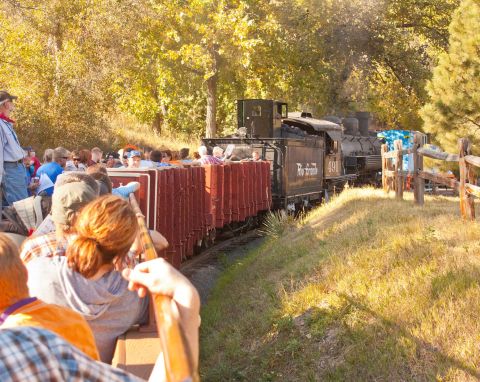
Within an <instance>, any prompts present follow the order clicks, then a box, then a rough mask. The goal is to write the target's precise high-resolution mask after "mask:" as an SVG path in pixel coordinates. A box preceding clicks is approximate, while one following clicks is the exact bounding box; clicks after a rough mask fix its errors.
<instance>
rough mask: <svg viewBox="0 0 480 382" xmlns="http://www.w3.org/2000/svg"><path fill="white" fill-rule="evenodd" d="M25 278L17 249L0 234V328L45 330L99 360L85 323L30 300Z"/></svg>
mask: <svg viewBox="0 0 480 382" xmlns="http://www.w3.org/2000/svg"><path fill="white" fill-rule="evenodd" d="M27 279H28V274H27V269H26V268H25V265H23V263H22V261H21V260H20V257H19V256H18V249H17V248H16V246H15V245H14V244H13V242H12V241H11V240H10V239H9V238H8V237H7V236H6V235H4V234H0V286H1V289H0V312H1V313H2V314H1V316H0V329H2V330H3V329H6V328H15V327H18V326H35V327H40V328H44V329H48V330H51V331H53V332H55V333H56V334H58V335H59V336H61V337H63V338H64V339H65V340H66V341H68V342H69V343H70V344H72V345H73V346H75V347H77V348H78V349H80V350H81V351H82V352H84V353H85V354H87V355H88V356H90V357H92V358H93V359H96V360H98V359H100V357H99V354H98V350H97V346H96V345H95V339H94V337H93V332H92V330H91V329H90V326H89V325H88V323H87V321H86V320H85V319H84V318H83V317H82V316H81V315H80V314H78V313H75V312H74V311H72V310H70V309H68V308H64V307H60V306H57V305H53V304H47V303H45V302H44V301H42V300H40V299H38V298H36V297H31V296H30V294H29V292H28V286H27ZM2 380H3V379H2Z"/></svg>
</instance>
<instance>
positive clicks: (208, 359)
mask: <svg viewBox="0 0 480 382" xmlns="http://www.w3.org/2000/svg"><path fill="white" fill-rule="evenodd" d="M271 224H275V222H273V223H271ZM282 224H283V223H282ZM274 227H275V226H274ZM479 228H480V227H479V224H478V223H476V222H464V221H462V220H461V218H460V217H459V203H458V199H456V198H446V197H427V198H426V201H425V207H423V208H420V207H417V206H415V205H414V204H413V201H412V199H411V195H409V194H406V200H405V201H402V202H398V201H395V200H394V199H393V195H391V196H387V195H385V194H384V193H383V192H382V191H380V190H373V189H368V188H367V189H350V190H346V191H345V192H344V193H342V194H341V195H340V196H338V197H337V198H335V199H334V200H333V201H332V202H331V203H329V204H327V205H325V206H323V207H321V208H318V209H316V210H314V211H312V212H311V213H310V214H308V215H307V216H306V217H305V218H303V219H302V220H301V221H299V222H296V223H295V222H294V223H290V225H289V226H288V227H287V228H285V227H284V226H283V225H281V229H278V227H276V228H275V229H274V230H273V231H274V232H280V233H281V235H280V236H279V237H275V238H271V239H268V240H266V241H265V242H264V244H263V245H262V246H261V247H260V248H258V249H256V250H254V251H253V252H252V253H250V254H249V255H248V256H247V257H246V258H243V259H241V260H240V261H238V262H237V263H236V264H234V265H233V266H231V267H230V268H228V269H227V271H226V272H225V273H224V274H223V276H222V277H221V279H220V280H219V282H218V284H217V286H216V288H215V290H214V291H213V294H212V297H211V298H210V300H209V302H208V304H207V305H206V306H205V307H204V309H203V311H202V328H201V345H202V350H201V375H202V378H203V380H205V381H435V380H437V381H469V380H472V381H473V380H478V379H480V365H479V362H480V313H479V312H480V285H479V284H480V256H479V254H480V230H479ZM274 236H278V235H275V234H274Z"/></svg>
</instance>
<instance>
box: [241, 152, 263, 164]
mask: <svg viewBox="0 0 480 382" xmlns="http://www.w3.org/2000/svg"><path fill="white" fill-rule="evenodd" d="M261 160H263V159H262V157H261V156H260V153H259V152H258V151H256V150H254V151H253V152H252V155H251V157H249V158H245V159H242V162H258V161H261Z"/></svg>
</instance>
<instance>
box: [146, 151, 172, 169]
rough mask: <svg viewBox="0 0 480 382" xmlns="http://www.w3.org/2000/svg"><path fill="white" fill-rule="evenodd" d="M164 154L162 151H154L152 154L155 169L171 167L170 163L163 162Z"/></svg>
mask: <svg viewBox="0 0 480 382" xmlns="http://www.w3.org/2000/svg"><path fill="white" fill-rule="evenodd" d="M162 157H163V152H162V151H160V150H153V151H152V152H151V154H150V159H151V161H152V162H153V165H154V166H155V167H170V166H171V164H170V163H166V162H162Z"/></svg>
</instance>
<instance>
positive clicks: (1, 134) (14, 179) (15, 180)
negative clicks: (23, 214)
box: [0, 90, 28, 205]
mask: <svg viewBox="0 0 480 382" xmlns="http://www.w3.org/2000/svg"><path fill="white" fill-rule="evenodd" d="M16 99H17V97H16V96H14V95H11V94H9V93H7V92H6V91H4V90H2V91H0V143H1V150H0V183H1V188H2V191H3V198H4V199H5V200H6V202H7V204H9V205H12V204H13V202H16V201H18V200H22V199H25V198H28V192H27V186H28V185H27V182H26V178H25V166H24V165H23V157H24V156H25V153H24V151H23V149H22V146H21V145H20V142H19V140H18V137H17V134H16V132H15V130H14V128H13V125H14V123H15V121H14V120H12V119H10V115H11V113H12V112H13V110H14V109H15V105H14V103H13V101H14V100H16Z"/></svg>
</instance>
